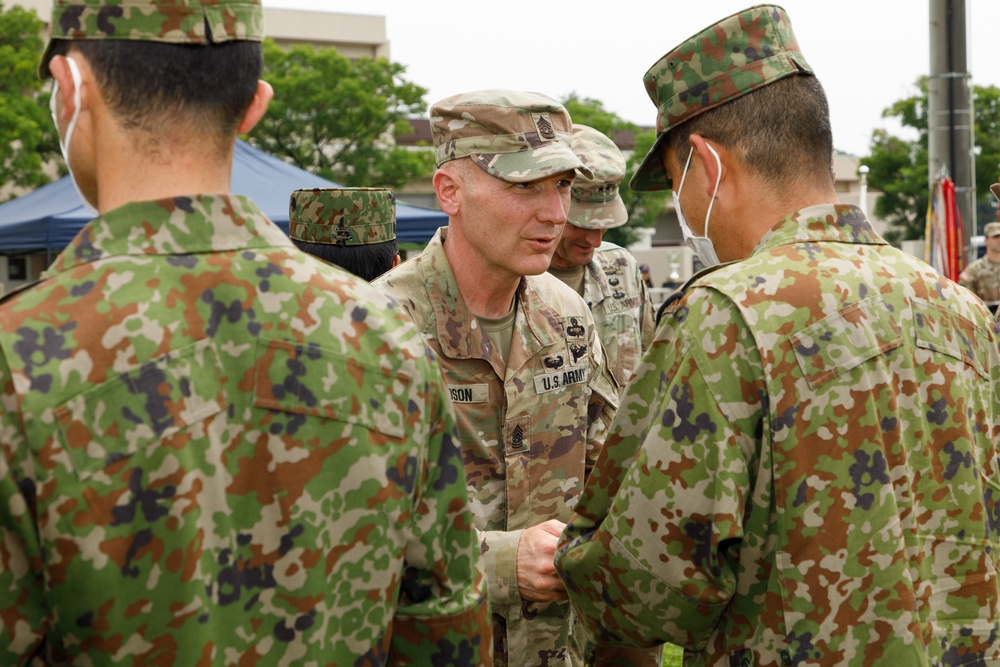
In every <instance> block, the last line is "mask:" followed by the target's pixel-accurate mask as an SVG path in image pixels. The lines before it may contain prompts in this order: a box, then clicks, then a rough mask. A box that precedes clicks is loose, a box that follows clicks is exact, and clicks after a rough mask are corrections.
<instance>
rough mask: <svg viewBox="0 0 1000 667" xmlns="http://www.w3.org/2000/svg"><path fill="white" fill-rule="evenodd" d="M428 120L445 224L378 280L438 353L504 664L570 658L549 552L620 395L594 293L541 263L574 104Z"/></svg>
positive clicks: (519, 97) (440, 105)
mask: <svg viewBox="0 0 1000 667" xmlns="http://www.w3.org/2000/svg"><path fill="white" fill-rule="evenodd" d="M430 117H431V128H432V132H433V136H434V143H435V145H436V147H437V148H436V150H437V163H438V167H439V168H438V170H437V171H436V172H435V174H434V190H435V192H436V194H437V197H438V201H439V202H440V204H441V208H442V209H443V210H444V212H445V213H447V214H448V226H447V227H445V228H442V229H440V230H438V232H437V234H435V236H434V238H433V239H432V240H431V242H430V244H429V245H428V246H427V248H426V249H425V250H424V251H423V252H422V253H421V254H420V255H418V256H417V257H414V258H412V259H410V260H408V261H406V262H404V263H403V264H400V265H399V266H398V267H396V268H395V269H393V270H392V271H390V272H389V273H387V274H385V275H384V276H382V277H381V278H379V279H378V280H377V281H375V284H376V285H378V286H380V287H383V288H384V289H386V290H387V291H389V292H390V293H391V294H392V295H393V296H395V297H396V298H397V299H398V300H399V301H400V302H402V304H403V306H404V307H405V308H406V310H407V311H409V313H410V315H411V316H412V317H413V320H414V322H416V324H417V326H418V327H420V329H421V331H423V333H424V335H425V336H426V337H427V340H428V342H429V344H430V345H431V347H432V348H433V349H434V351H435V352H436V353H437V354H438V357H439V359H440V362H441V370H442V372H443V373H444V378H445V383H446V385H447V390H448V395H449V397H450V399H451V401H452V404H453V405H454V407H455V411H456V413H457V416H458V432H459V441H460V446H461V449H462V458H463V462H464V463H465V479H466V484H467V486H468V489H469V493H470V495H471V498H472V513H473V515H474V517H475V524H476V528H477V529H478V530H479V535H480V539H481V549H482V562H483V564H484V566H485V569H486V578H487V581H488V584H489V595H490V605H491V607H492V610H493V613H494V615H493V619H494V625H493V627H494V638H495V643H496V649H495V654H496V660H497V663H498V664H500V665H507V664H511V665H520V666H524V667H534V666H542V665H546V666H548V667H557V666H559V665H569V664H572V663H571V660H572V657H571V656H570V654H569V643H570V629H571V627H572V623H571V618H570V609H569V603H568V602H566V593H565V590H564V589H563V586H562V582H561V581H560V580H559V577H558V576H556V573H555V569H554V566H553V562H552V559H553V556H554V553H555V546H556V541H557V539H558V536H559V534H560V532H561V531H562V528H563V526H564V525H565V521H566V520H567V519H569V517H570V514H571V513H572V507H573V506H574V504H575V503H576V501H577V498H579V494H580V492H581V491H582V489H583V483H584V480H585V478H586V476H587V475H588V474H589V471H590V468H591V465H592V463H593V461H594V459H595V458H596V456H597V452H598V451H599V449H600V447H601V444H602V443H603V441H604V434H605V430H606V428H607V426H608V424H610V422H611V418H612V417H613V416H614V412H615V408H616V407H617V405H618V400H617V394H618V387H617V386H616V384H615V381H614V379H613V377H612V376H611V374H610V372H609V371H608V368H607V364H606V363H605V360H604V355H603V352H602V349H601V344H600V342H599V340H598V338H597V332H596V330H595V327H594V320H593V317H592V316H591V314H590V311H589V309H588V308H587V304H586V303H585V302H584V301H583V299H581V298H580V296H579V295H578V294H576V293H575V292H573V290H571V289H569V288H568V287H566V286H565V285H564V284H562V283H561V282H559V281H558V280H556V279H555V278H553V277H552V276H551V275H549V274H547V273H545V270H546V269H547V268H548V265H549V261H550V259H551V256H552V253H553V251H554V250H555V248H556V244H557V242H558V239H559V233H560V232H561V231H562V227H563V225H564V224H565V222H566V209H567V208H568V206H569V194H570V184H571V181H572V179H573V176H574V171H575V170H584V171H585V168H584V166H583V164H582V163H581V162H580V160H579V158H577V157H576V156H575V155H574V154H573V151H572V150H571V149H570V145H569V143H570V142H569V140H570V132H571V129H572V126H571V121H570V118H569V114H567V113H566V110H565V109H564V108H563V106H562V105H560V104H559V103H558V102H556V101H555V100H553V99H551V98H549V97H546V96H544V95H539V94H537V93H523V92H519V91H507V90H486V91H478V92H472V93H464V94H460V95H455V96H452V97H449V98H447V99H444V100H442V101H440V102H437V103H436V104H434V105H432V106H431V110H430Z"/></svg>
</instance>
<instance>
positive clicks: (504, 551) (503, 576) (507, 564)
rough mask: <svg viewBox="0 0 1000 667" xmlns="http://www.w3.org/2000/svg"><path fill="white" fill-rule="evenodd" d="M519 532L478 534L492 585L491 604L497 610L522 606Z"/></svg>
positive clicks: (488, 578)
mask: <svg viewBox="0 0 1000 667" xmlns="http://www.w3.org/2000/svg"><path fill="white" fill-rule="evenodd" d="M522 532H523V531H520V530H511V531H503V530H483V531H480V532H479V541H480V544H481V545H482V559H481V561H482V564H483V569H484V571H485V572H486V581H487V583H488V584H489V596H490V604H492V605H493V606H494V608H496V607H498V606H503V605H510V604H521V589H520V588H518V585H517V546H518V544H519V543H520V542H521V533H522Z"/></svg>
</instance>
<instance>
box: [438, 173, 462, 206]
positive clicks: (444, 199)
mask: <svg viewBox="0 0 1000 667" xmlns="http://www.w3.org/2000/svg"><path fill="white" fill-rule="evenodd" d="M432 183H433V184H434V194H436V195H437V198H438V203H439V204H440V205H441V210H442V211H444V212H445V213H446V214H447V215H448V216H449V217H453V216H456V215H458V213H459V211H460V210H461V205H460V201H461V198H460V197H459V191H460V190H461V181H460V178H459V175H458V174H457V173H455V172H453V171H451V170H450V169H438V170H437V171H435V172H434V178H433V180H432Z"/></svg>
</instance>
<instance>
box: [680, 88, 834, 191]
mask: <svg viewBox="0 0 1000 667" xmlns="http://www.w3.org/2000/svg"><path fill="white" fill-rule="evenodd" d="M692 134H699V135H701V136H702V137H704V138H705V139H711V140H714V141H717V142H719V143H720V144H722V145H724V146H726V147H727V148H729V149H730V150H735V151H736V152H737V154H738V155H739V156H740V158H741V159H742V160H743V162H744V164H746V166H747V167H748V168H749V169H751V170H752V171H753V172H755V173H756V174H757V175H759V176H762V177H763V178H765V179H767V180H768V181H769V182H770V183H772V184H773V185H787V184H788V183H789V182H806V181H810V180H811V181H814V182H815V183H816V184H822V185H828V184H831V183H833V130H832V128H831V127H830V107H829V105H828V104H827V101H826V94H825V93H824V92H823V86H822V85H821V84H820V82H819V80H818V79H817V78H816V77H815V76H808V75H793V76H787V77H785V78H783V79H780V80H778V81H775V82H774V83H770V84H768V85H766V86H763V87H762V88H758V89H756V90H754V91H752V92H750V93H747V94H746V95H743V96H742V97H738V98H736V99H735V100H732V101H730V102H727V103H725V104H721V105H719V106H717V107H715V108H713V109H709V110H708V111H705V112H704V113H701V114H699V115H697V116H695V117H694V118H692V119H690V120H688V121H685V122H684V123H681V124H680V125H678V126H677V127H675V128H674V129H672V130H670V132H669V134H668V136H667V138H666V145H668V146H669V147H670V149H671V150H672V151H673V154H674V156H675V158H676V159H677V160H679V161H680V163H681V164H682V165H683V164H684V161H685V160H686V159H687V154H688V149H689V147H690V143H689V141H688V140H689V138H690V136H691V135H692Z"/></svg>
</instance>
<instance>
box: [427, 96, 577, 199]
mask: <svg viewBox="0 0 1000 667" xmlns="http://www.w3.org/2000/svg"><path fill="white" fill-rule="evenodd" d="M430 118H431V134H432V136H433V137H434V146H435V153H436V155H435V157H436V158H437V166H439V167H440V166H441V165H442V164H444V163H445V162H448V161H450V160H458V159H459V158H463V157H471V158H472V159H473V161H474V162H475V163H476V164H477V165H479V166H480V167H482V168H483V169H484V170H486V172H487V173H489V174H491V175H493V176H496V177H497V178H499V179H501V180H504V181H507V182H509V183H527V182H529V181H535V180H538V179H539V178H544V177H546V176H551V175H552V174H558V173H561V172H564V171H570V170H573V169H576V170H578V171H580V172H581V173H585V174H589V171H588V170H587V169H586V168H585V167H584V166H583V163H581V162H580V160H579V158H577V157H576V155H574V154H573V151H572V149H571V148H570V136H571V132H572V128H573V126H572V121H571V120H570V117H569V113H567V111H566V108H565V107H563V105H561V104H559V103H558V102H556V101H555V100H554V99H552V98H551V97H547V96H545V95H541V94H539V93H526V92H521V91H517V90H480V91H475V92H471V93H461V94H459V95H452V96H451V97H448V98H445V99H443V100H441V101H440V102H436V103H434V104H432V105H431V110H430Z"/></svg>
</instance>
